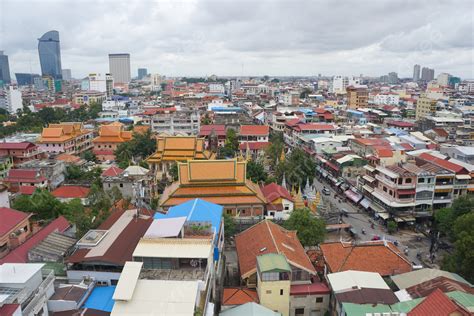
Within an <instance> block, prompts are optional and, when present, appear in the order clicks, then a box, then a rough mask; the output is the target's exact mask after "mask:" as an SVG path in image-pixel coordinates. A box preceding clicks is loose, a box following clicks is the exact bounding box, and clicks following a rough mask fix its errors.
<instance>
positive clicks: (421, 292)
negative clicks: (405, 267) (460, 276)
mask: <svg viewBox="0 0 474 316" xmlns="http://www.w3.org/2000/svg"><path fill="white" fill-rule="evenodd" d="M436 289H439V290H441V291H442V292H445V293H447V292H452V291H459V292H464V293H469V294H474V288H473V287H471V286H470V285H468V284H466V283H464V282H461V281H458V280H453V279H450V278H447V277H445V276H439V277H436V278H434V279H431V280H428V281H425V282H421V283H419V284H415V285H413V286H410V287H408V288H406V289H405V291H406V292H407V293H408V294H410V296H411V297H412V298H420V297H426V296H428V295H430V294H431V293H432V292H433V291H434V290H436Z"/></svg>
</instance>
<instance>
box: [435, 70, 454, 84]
mask: <svg viewBox="0 0 474 316" xmlns="http://www.w3.org/2000/svg"><path fill="white" fill-rule="evenodd" d="M450 78H451V75H450V74H448V73H445V72H443V73H440V74H439V75H438V77H437V78H436V81H437V82H438V84H439V85H440V86H443V87H447V86H449V79H450Z"/></svg>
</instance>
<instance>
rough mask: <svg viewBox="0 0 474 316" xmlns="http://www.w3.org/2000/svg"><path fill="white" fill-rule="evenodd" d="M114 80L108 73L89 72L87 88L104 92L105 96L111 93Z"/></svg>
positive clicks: (109, 95)
mask: <svg viewBox="0 0 474 316" xmlns="http://www.w3.org/2000/svg"><path fill="white" fill-rule="evenodd" d="M113 85H114V80H113V78H112V76H111V75H110V74H105V75H102V74H89V85H88V87H89V89H87V90H90V91H99V92H106V94H107V97H111V96H112V94H113Z"/></svg>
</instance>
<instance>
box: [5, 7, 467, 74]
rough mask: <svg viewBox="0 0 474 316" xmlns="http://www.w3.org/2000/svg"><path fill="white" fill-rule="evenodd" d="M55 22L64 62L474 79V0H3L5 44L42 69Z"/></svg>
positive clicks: (81, 66)
mask: <svg viewBox="0 0 474 316" xmlns="http://www.w3.org/2000/svg"><path fill="white" fill-rule="evenodd" d="M49 30H57V31H59V34H60V40H61V54H62V66H63V68H71V69H72V73H73V76H74V77H76V78H80V77H83V76H85V75H87V74H88V73H90V72H107V71H108V57H107V55H108V53H120V52H127V53H130V54H131V62H132V75H136V71H137V68H138V67H145V68H148V70H149V72H154V73H160V74H164V75H168V76H181V75H188V76H203V75H211V74H216V75H239V76H240V75H274V76H278V75H317V74H319V73H320V74H323V75H334V74H343V75H356V74H357V75H358V74H364V75H372V76H379V75H382V74H386V73H388V72H390V71H395V72H398V73H399V75H400V76H411V75H412V67H413V64H415V63H418V64H421V65H422V66H429V67H433V68H435V70H436V73H440V72H449V73H451V74H453V75H458V76H461V77H463V78H474V49H473V42H474V1H472V0H466V1H437V0H406V1H401V0H387V1H385V0H371V1H365V0H358V1H337V0H325V1H322V0H307V1H306V0H169V1H168V0H156V1H152V0H141V1H138V0H137V1H133V0H126V1H122V0H74V1H72V0H0V50H4V51H5V53H6V54H7V55H9V58H10V69H11V72H12V74H13V73H15V72H33V73H39V72H40V67H39V60H38V54H37V38H39V37H40V36H41V35H42V34H43V33H45V32H46V31H49Z"/></svg>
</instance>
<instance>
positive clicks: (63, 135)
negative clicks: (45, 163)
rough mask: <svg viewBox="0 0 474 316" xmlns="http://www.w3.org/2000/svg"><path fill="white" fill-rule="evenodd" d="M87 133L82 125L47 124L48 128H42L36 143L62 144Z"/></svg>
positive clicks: (73, 123)
mask: <svg viewBox="0 0 474 316" xmlns="http://www.w3.org/2000/svg"><path fill="white" fill-rule="evenodd" d="M89 132H90V130H86V129H83V127H82V123H77V122H66V123H57V124H49V126H48V127H45V128H43V131H42V133H41V137H40V139H39V141H38V143H58V142H60V143H62V142H65V141H69V140H71V139H74V138H75V137H78V136H81V135H83V134H86V133H89Z"/></svg>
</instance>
